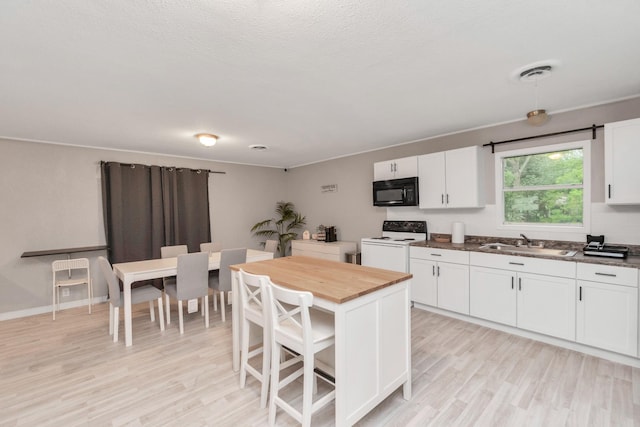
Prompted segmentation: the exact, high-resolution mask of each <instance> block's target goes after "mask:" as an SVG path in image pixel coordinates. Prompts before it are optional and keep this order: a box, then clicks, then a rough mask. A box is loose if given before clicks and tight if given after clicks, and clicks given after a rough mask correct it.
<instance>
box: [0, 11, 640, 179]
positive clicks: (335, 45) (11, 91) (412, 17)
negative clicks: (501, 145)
mask: <svg viewBox="0 0 640 427" xmlns="http://www.w3.org/2000/svg"><path fill="white" fill-rule="evenodd" d="M639 16H640V2H639V1H637V0H611V1H604V0H602V1H584V0H582V1H578V0H573V1H563V2H559V1H556V0H537V1H535V2H525V1H519V0H483V1H471V0H467V1H461V0H450V1H436V0H419V1H404V2H400V1H383V0H369V1H355V0H341V1H338V0H326V1H317V0H314V1H311V0H296V1H291V0H289V1H283V0H277V1H271V0H252V1H248V0H215V1H214V0H200V1H180V0H174V1H166V0H165V1H160V0H156V1H150V0H147V1H142V0H137V1H132V0H109V1H99V0H65V1H57V2H56V1H47V0H40V1H38V0H32V1H25V0H2V1H1V2H0V136H2V137H7V138H14V139H24V140H33V141H43V142H53V143H63V144H72V145H82V146H95V147H106V148H114V149H124V150H134V151H142V152H153V153H163V154H168V155H177V156H186V157H194V158H202V159H210V160H217V161H224V162H235V163H245V164H256V165H266V166H277V167H294V166H298V165H304V164H308V163H313V162H317V161H322V160H326V159H329V158H334V157H339V156H344V155H348V154H353V153H359V152H363V151H369V150H373V149H377V148H383V147H388V146H392V145H397V144H401V143H405V142H409V141H414V140H418V139H423V138H428V137H431V136H435V135H440V134H444V133H449V132H455V131H459V130H463V129H470V128H474V127H478V126H484V125H489V124H495V123H502V122H507V121H514V120H521V119H523V118H524V116H525V114H526V112H527V111H529V110H532V109H533V108H534V107H535V105H534V104H535V88H534V86H533V85H532V84H526V83H521V82H518V81H517V80H516V79H513V78H512V75H513V73H514V72H515V71H516V70H518V69H521V68H522V67H524V66H526V65H528V64H535V63H538V62H540V61H543V62H544V61H546V60H553V61H555V64H556V65H557V66H556V67H555V69H554V71H553V73H552V75H551V77H549V78H547V79H544V80H542V81H540V82H539V85H538V87H539V106H540V107H541V108H546V109H547V111H549V112H551V113H553V112H557V111H563V110H568V109H574V108H579V107H582V106H586V105H593V104H599V103H604V102H609V101H613V100H617V99H622V98H627V97H632V96H638V95H639V94H640V54H639V50H638V46H640V24H638V17H639ZM198 132H211V133H215V134H218V135H220V140H219V142H218V144H217V145H216V146H215V147H212V148H204V147H202V146H201V145H200V144H199V143H198V142H197V140H196V139H195V138H194V137H193V135H194V134H195V133H198ZM251 144H264V145H267V146H268V147H269V149H268V150H266V151H260V152H257V151H252V150H250V149H249V148H248V146H249V145H251Z"/></svg>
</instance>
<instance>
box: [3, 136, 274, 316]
mask: <svg viewBox="0 0 640 427" xmlns="http://www.w3.org/2000/svg"><path fill="white" fill-rule="evenodd" d="M101 160H105V161H119V162H126V163H141V164H154V165H163V166H178V167H188V168H194V169H197V168H203V169H211V170H216V171H224V172H226V174H224V175H222V174H211V175H210V178H209V183H210V186H209V188H210V189H209V191H210V195H209V197H210V212H211V221H212V235H213V238H214V239H215V240H216V241H220V242H221V243H222V245H223V246H224V247H240V246H242V247H250V248H256V249H257V248H259V240H256V239H254V238H253V237H252V235H251V233H250V231H249V230H250V228H251V226H252V225H253V224H255V223H256V222H258V221H260V220H263V219H266V218H270V217H272V216H273V215H274V214H273V210H274V208H275V202H276V201H277V200H282V199H285V198H286V192H285V191H286V186H285V181H286V174H285V172H284V171H282V170H280V169H274V168H262V167H254V166H242V165H233V164H225V163H216V162H208V161H198V160H191V159H184V158H173V157H166V156H156V155H149V154H140V153H130V152H120V151H109V150H99V149H90V148H80V147H71V146H64V145H52V144H39V143H31V142H23V141H12V140H0V178H1V179H0V200H2V209H1V210H0V238H1V243H0V319H2V318H3V316H2V314H3V313H5V316H4V318H6V317H16V316H19V315H21V313H20V312H21V311H22V310H24V311H25V312H26V313H27V314H28V313H32V312H33V311H34V309H35V311H36V312H37V311H46V310H48V306H50V304H51V262H52V261H53V260H54V259H61V258H64V256H58V257H55V256H43V257H37V258H20V255H21V254H22V253H23V252H25V251H35V250H43V249H53V248H68V247H82V246H94V245H104V244H105V236H104V226H103V220H102V200H101V183H100V166H99V162H100V161H101ZM104 254H105V253H104V252H91V253H82V254H77V255H75V256H86V257H89V258H90V259H91V261H92V273H93V274H92V275H93V277H94V293H95V295H96V296H105V295H106V293H107V291H106V284H105V283H104V280H103V279H102V277H101V275H100V274H99V270H98V267H97V264H96V262H95V259H96V257H97V256H99V255H104ZM71 292H72V294H71V296H70V297H69V298H65V299H64V300H63V303H64V302H65V301H74V300H77V299H79V298H82V296H83V295H84V290H81V289H77V290H74V289H72V290H71ZM7 313H12V314H7Z"/></svg>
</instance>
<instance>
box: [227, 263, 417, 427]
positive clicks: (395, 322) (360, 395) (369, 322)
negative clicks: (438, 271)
mask: <svg viewBox="0 0 640 427" xmlns="http://www.w3.org/2000/svg"><path fill="white" fill-rule="evenodd" d="M240 270H243V271H245V272H247V273H251V274H259V275H265V276H269V278H270V279H271V281H272V282H273V283H275V284H277V285H280V286H284V287H287V288H290V289H294V290H298V291H308V292H311V293H312V294H313V297H314V298H313V305H314V307H319V308H320V309H323V310H326V311H329V312H331V313H333V314H334V326H335V346H334V349H333V350H334V360H333V361H330V362H333V364H334V370H335V425H337V426H345V425H346V426H349V425H353V424H355V423H356V422H357V421H358V420H360V419H361V418H362V417H363V416H365V415H366V414H367V413H368V412H369V411H371V410H372V409H373V408H375V407H376V406H377V405H378V404H379V403H380V402H382V401H383V400H384V399H386V398H387V397H388V396H389V395H390V394H391V393H393V392H394V391H395V390H397V389H398V388H399V387H400V386H402V392H403V398H404V399H406V400H409V399H411V317H410V310H411V301H410V285H411V278H412V277H413V276H412V275H411V274H410V273H403V272H397V271H390V270H383V269H379V268H374V267H365V266H361V265H357V264H350V263H344V262H337V261H330V260H324V259H320V258H311V257H306V256H290V257H283V258H274V259H271V260H265V261H258V262H252V263H245V264H237V265H232V266H231V271H232V288H233V292H232V298H233V304H232V334H233V340H232V342H233V364H232V366H233V370H234V371H237V370H238V369H239V367H240V337H241V333H242V331H241V328H242V322H241V321H240V313H241V310H242V307H240V304H241V301H240V298H239V296H238V295H239V292H238V289H239V281H238V280H239V272H240ZM254 338H255V337H254ZM324 362H325V363H326V362H327V361H324Z"/></svg>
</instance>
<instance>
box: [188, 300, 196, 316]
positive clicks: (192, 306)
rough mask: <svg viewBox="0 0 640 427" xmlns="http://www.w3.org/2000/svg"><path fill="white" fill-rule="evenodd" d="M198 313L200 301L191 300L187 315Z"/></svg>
mask: <svg viewBox="0 0 640 427" xmlns="http://www.w3.org/2000/svg"><path fill="white" fill-rule="evenodd" d="M196 311H198V299H197V298H195V299H190V300H189V301H188V302H187V313H195V312H196Z"/></svg>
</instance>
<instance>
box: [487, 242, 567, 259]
mask: <svg viewBox="0 0 640 427" xmlns="http://www.w3.org/2000/svg"><path fill="white" fill-rule="evenodd" d="M480 249H494V250H497V251H502V252H511V253H521V254H532V255H553V256H565V257H571V256H574V255H575V254H576V252H577V251H571V250H567V249H551V248H541V247H535V246H532V247H528V246H514V245H508V244H505V243H487V244H486V245H482V246H480Z"/></svg>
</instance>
